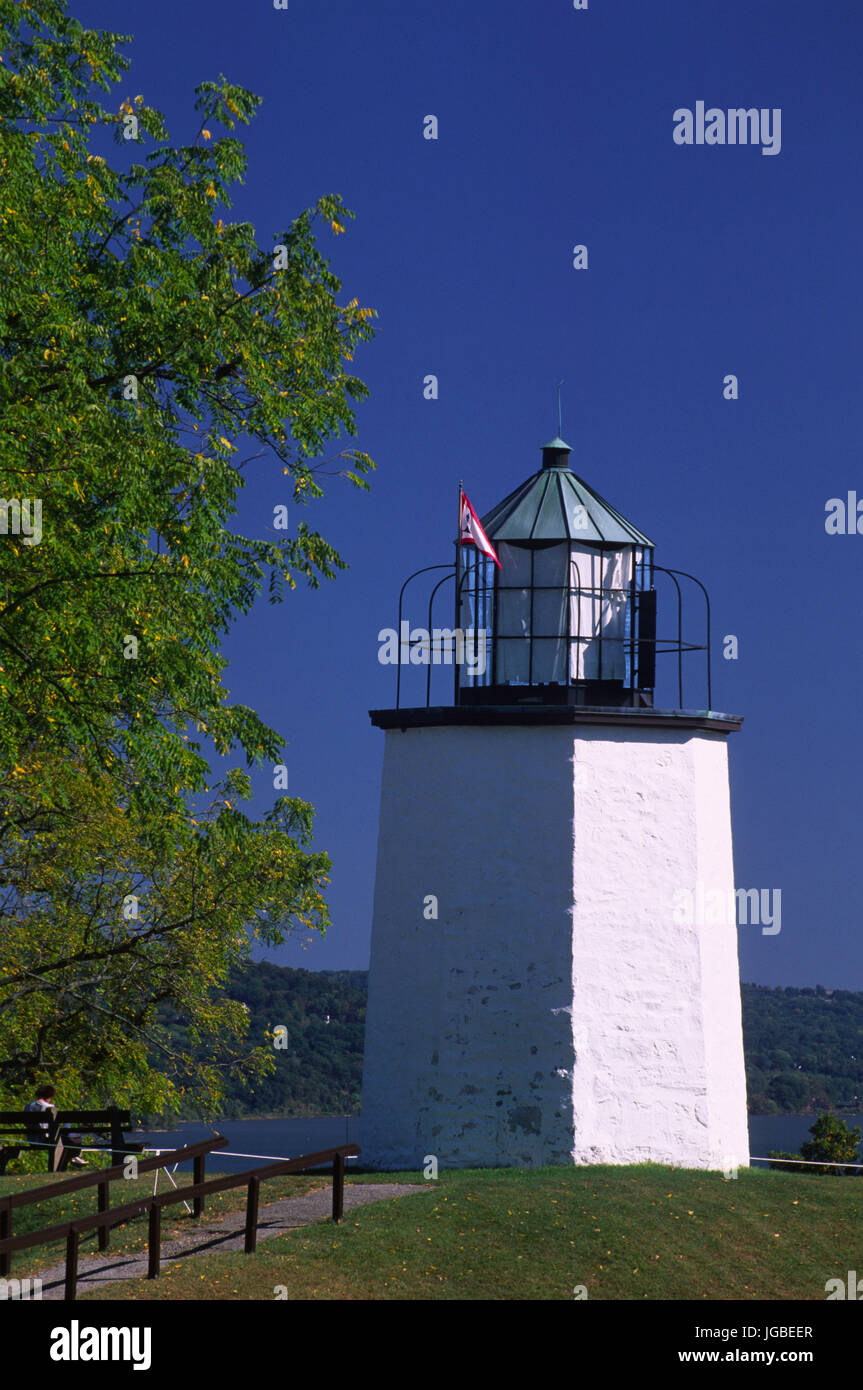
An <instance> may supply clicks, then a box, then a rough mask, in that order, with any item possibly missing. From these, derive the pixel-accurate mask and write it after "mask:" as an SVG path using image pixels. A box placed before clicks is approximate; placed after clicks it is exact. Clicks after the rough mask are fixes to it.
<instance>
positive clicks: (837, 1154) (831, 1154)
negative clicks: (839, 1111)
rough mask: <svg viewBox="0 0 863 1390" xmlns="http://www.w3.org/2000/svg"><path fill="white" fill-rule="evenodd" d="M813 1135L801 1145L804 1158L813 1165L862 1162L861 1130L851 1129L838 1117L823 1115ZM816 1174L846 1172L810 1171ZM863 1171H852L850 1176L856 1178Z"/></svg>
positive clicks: (830, 1169) (840, 1170)
mask: <svg viewBox="0 0 863 1390" xmlns="http://www.w3.org/2000/svg"><path fill="white" fill-rule="evenodd" d="M809 1133H810V1134H811V1135H812V1138H811V1139H810V1140H807V1142H806V1143H805V1144H801V1145H800V1155H801V1157H802V1158H805V1159H807V1160H808V1161H809V1162H810V1163H854V1164H856V1163H859V1162H860V1130H859V1129H850V1128H849V1127H848V1125H846V1123H845V1121H844V1120H840V1119H839V1117H838V1116H837V1115H833V1114H827V1115H819V1116H818V1119H817V1120H816V1121H815V1123H814V1125H812V1126H811V1128H810V1130H809ZM809 1171H810V1172H815V1173H842V1172H843V1171H846V1170H843V1169H841V1168H814V1169H813V1168H810V1170H809ZM858 1171H859V1170H858V1169H857V1168H848V1169H847V1173H846V1175H847V1176H849V1177H853V1176H854V1174H855V1173H857V1172H858Z"/></svg>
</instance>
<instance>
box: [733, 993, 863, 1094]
mask: <svg viewBox="0 0 863 1390" xmlns="http://www.w3.org/2000/svg"><path fill="white" fill-rule="evenodd" d="M742 998H743V1045H744V1051H745V1054H746V1082H747V1088H748V1092H749V1110H750V1112H751V1113H752V1114H755V1115H780V1114H786V1115H787V1114H799V1113H801V1112H803V1111H811V1110H832V1111H844V1112H846V1113H849V1114H854V1113H859V1112H860V1110H861V1109H863V993H854V992H852V991H850V990H842V989H833V990H828V989H824V988H823V986H821V985H816V986H815V988H814V989H795V988H792V987H787V988H775V989H772V988H770V987H769V986H767V985H743V986H742Z"/></svg>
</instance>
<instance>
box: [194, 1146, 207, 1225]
mask: <svg viewBox="0 0 863 1390" xmlns="http://www.w3.org/2000/svg"><path fill="white" fill-rule="evenodd" d="M206 1157H207V1156H206V1154H198V1157H197V1158H194V1159H192V1184H193V1186H194V1187H197V1186H198V1183H200V1182H203V1181H204V1163H205V1162H206ZM203 1214H204V1199H203V1197H193V1198H192V1215H193V1216H203Z"/></svg>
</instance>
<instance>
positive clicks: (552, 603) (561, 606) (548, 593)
mask: <svg viewBox="0 0 863 1390" xmlns="http://www.w3.org/2000/svg"><path fill="white" fill-rule="evenodd" d="M533 631H534V636H536V637H563V636H565V635H566V589H565V588H563V587H561V588H559V589H535V590H534V594H533Z"/></svg>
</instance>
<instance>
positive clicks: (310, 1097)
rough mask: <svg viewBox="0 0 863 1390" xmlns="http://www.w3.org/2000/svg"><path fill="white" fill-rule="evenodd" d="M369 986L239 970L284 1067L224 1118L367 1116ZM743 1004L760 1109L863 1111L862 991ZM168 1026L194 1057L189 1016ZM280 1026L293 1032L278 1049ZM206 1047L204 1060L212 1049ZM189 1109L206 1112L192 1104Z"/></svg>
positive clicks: (755, 991)
mask: <svg viewBox="0 0 863 1390" xmlns="http://www.w3.org/2000/svg"><path fill="white" fill-rule="evenodd" d="M367 987H368V972H367V971H365V970H314V971H313V970H294V969H292V968H290V967H288V966H281V965H272V964H270V963H269V962H266V961H260V962H257V963H251V964H248V965H246V966H244V967H242V968H238V969H235V970H233V971H232V972H231V975H230V980H229V982H228V985H227V987H226V988H225V990H224V997H225V999H226V1000H233V1001H235V1002H236V1003H240V1004H244V1005H245V1007H246V1008H247V1009H248V1011H249V1031H248V1034H247V1037H248V1043H249V1046H250V1047H253V1046H258V1045H261V1044H262V1043H263V1044H264V1045H266V1046H267V1047H268V1048H270V1049H271V1050H272V1056H273V1058H274V1060H275V1068H274V1070H272V1071H271V1072H270V1073H269V1074H267V1075H265V1076H263V1077H261V1078H259V1079H258V1080H257V1081H256V1082H254V1083H249V1082H248V1081H247V1080H246V1079H245V1078H244V1076H243V1074H242V1072H241V1071H239V1070H237V1071H233V1070H232V1071H231V1072H229V1073H228V1074H227V1075H226V1077H225V1100H224V1104H223V1107H222V1108H221V1109H220V1112H219V1113H220V1114H222V1115H223V1116H225V1117H226V1118H235V1117H238V1116H241V1115H280V1116H281V1115H284V1116H291V1115H296V1116H304V1115H327V1114H329V1115H358V1114H359V1112H360V1093H361V1088H362V1062H363V1040H364V1033H365V1013H366V991H367ZM742 998H743V1035H744V1048H745V1053H746V1077H747V1085H748V1092H749V1109H750V1112H751V1113H753V1114H757V1115H778V1114H797V1113H800V1112H803V1111H812V1110H817V1111H823V1110H830V1111H834V1112H837V1113H840V1112H844V1113H846V1114H853V1113H856V1112H859V1111H860V1110H861V1109H863V1104H861V1097H863V993H852V992H851V991H848V990H826V989H824V988H822V987H821V986H820V985H819V986H816V987H815V988H814V989H796V988H790V987H789V988H776V989H771V988H770V987H768V986H764V985H743V986H742ZM327 1019H329V1022H327ZM164 1021H165V1022H166V1023H167V1025H168V1027H169V1030H170V1031H171V1033H172V1034H173V1035H174V1037H175V1038H176V1040H177V1042H178V1043H181V1044H182V1046H183V1048H191V1049H192V1051H193V1052H194V1050H195V1047H196V1044H195V1041H194V1039H193V1038H191V1036H190V1034H189V1031H188V1029H187V1026H186V1025H185V1024H184V1022H183V1020H182V1019H181V1018H180V1016H179V1015H176V1014H175V1015H168V1014H166V1015H165V1017H164ZM277 1028H281V1029H284V1030H285V1034H283V1036H282V1039H281V1042H282V1043H283V1044H284V1045H282V1046H279V1047H277V1046H276V1043H277V1041H279V1040H278V1039H276V1038H275V1036H274V1030H275V1029H277ZM198 1051H199V1054H200V1057H201V1059H202V1061H204V1060H205V1058H206V1055H207V1048H206V1046H205V1045H204V1044H201V1046H200V1047H199V1048H198ZM154 1064H158V1063H157V1061H156V1059H154ZM183 1113H184V1114H185V1116H186V1118H192V1117H193V1116H197V1114H199V1113H200V1112H199V1111H198V1110H197V1109H195V1108H193V1107H192V1106H191V1105H189V1106H187V1107H186V1108H185V1109H184V1111H183Z"/></svg>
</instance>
